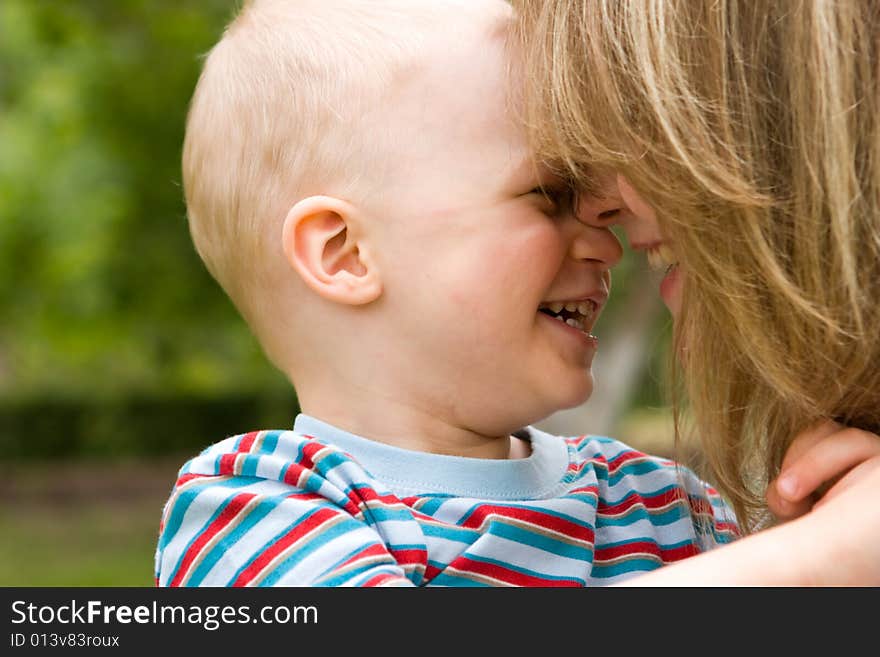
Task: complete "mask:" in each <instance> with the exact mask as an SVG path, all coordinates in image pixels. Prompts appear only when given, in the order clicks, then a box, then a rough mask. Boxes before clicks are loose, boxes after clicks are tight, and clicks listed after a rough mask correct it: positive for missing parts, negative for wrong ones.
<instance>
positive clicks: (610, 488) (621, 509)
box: [155, 415, 738, 586]
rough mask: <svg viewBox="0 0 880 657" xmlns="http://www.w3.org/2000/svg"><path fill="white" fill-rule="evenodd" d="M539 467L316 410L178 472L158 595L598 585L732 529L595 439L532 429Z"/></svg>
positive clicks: (660, 462)
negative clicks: (215, 589) (167, 589)
mask: <svg viewBox="0 0 880 657" xmlns="http://www.w3.org/2000/svg"><path fill="white" fill-rule="evenodd" d="M526 432H527V433H526V435H527V437H528V439H529V440H530V441H531V447H532V453H531V455H530V456H529V457H528V458H522V459H510V460H503V459H502V460H493V459H475V458H465V457H453V456H445V455H437V454H428V453H423V452H415V451H410V450H404V449H400V448H397V447H392V446H389V445H385V444H382V443H377V442H375V441H370V440H367V439H364V438H360V437H358V436H355V435H353V434H350V433H346V432H344V431H341V430H339V429H337V428H335V427H332V426H331V425H328V424H326V423H323V422H321V421H319V420H316V419H315V418H311V417H308V416H305V415H300V416H298V417H297V421H296V424H295V425H294V430H293V431H259V432H252V433H248V434H243V435H239V436H233V437H231V438H228V439H226V440H223V441H222V442H219V443H217V444H215V445H212V446H211V447H209V448H207V449H206V450H204V451H203V452H202V453H201V454H200V455H199V456H198V457H196V458H194V459H192V460H190V461H189V462H187V463H186V464H185V465H184V466H183V468H182V469H181V471H180V474H179V478H178V480H177V482H176V484H175V486H174V489H173V491H172V494H171V497H170V498H169V500H168V502H167V503H166V505H165V510H164V513H163V516H162V523H161V528H160V536H159V543H158V547H157V550H156V562H155V566H156V583H157V585H159V586H388V585H391V586H591V585H597V584H600V585H601V584H609V583H613V582H617V581H621V580H623V579H625V578H627V577H631V576H633V575H636V574H638V573H641V572H645V571H650V570H653V569H655V568H658V567H660V566H662V565H664V564H667V563H671V562H674V561H678V560H680V559H684V558H686V557H689V556H691V555H694V554H697V553H699V552H701V551H703V550H706V549H709V548H711V547H713V546H715V545H717V544H719V543H726V542H729V541H731V540H732V539H733V538H735V537H736V536H737V535H738V534H737V528H736V524H735V522H734V519H733V514H732V513H731V511H730V510H729V508H728V507H727V505H726V504H725V503H724V502H723V501H722V499H721V497H720V496H719V495H718V493H717V492H716V491H715V490H714V489H712V488H711V487H710V486H708V485H707V484H706V483H704V482H702V481H701V480H699V479H698V478H697V476H696V475H695V474H694V473H693V472H691V471H690V470H688V469H686V468H684V467H682V466H679V465H677V464H675V463H673V462H672V461H668V460H665V459H660V458H657V457H652V456H648V455H646V454H643V453H641V452H638V451H636V450H633V449H632V448H630V447H628V446H626V445H625V444H623V443H621V442H618V441H616V440H611V439H609V438H604V437H599V436H580V437H576V438H561V437H557V436H552V435H550V434H547V433H544V432H542V431H539V430H537V429H535V428H533V427H529V428H527V429H526Z"/></svg>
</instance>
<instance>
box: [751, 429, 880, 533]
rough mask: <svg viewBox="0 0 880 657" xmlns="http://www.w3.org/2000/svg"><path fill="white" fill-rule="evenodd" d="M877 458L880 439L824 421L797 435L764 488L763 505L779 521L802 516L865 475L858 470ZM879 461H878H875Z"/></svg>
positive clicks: (868, 433) (879, 450)
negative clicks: (765, 505)
mask: <svg viewBox="0 0 880 657" xmlns="http://www.w3.org/2000/svg"><path fill="white" fill-rule="evenodd" d="M874 457H880V436H878V435H877V434H874V433H870V432H869V431H863V430H861V429H853V428H851V427H845V426H843V425H841V424H838V423H837V422H832V421H830V420H829V421H825V422H822V423H821V424H819V425H817V426H814V427H811V428H810V429H807V430H806V431H804V432H802V433H801V434H799V435H798V436H797V437H796V438H795V439H794V441H793V442H792V444H791V446H790V447H789V449H788V452H786V454H785V458H784V460H783V462H782V472H781V473H780V475H779V476H778V477H777V478H776V479H775V480H774V481H772V482H770V485H769V486H768V487H767V506H768V507H769V509H770V511H771V513H773V515H774V516H775V517H776V519H777V520H779V521H787V520H792V519H794V518H797V517H799V516H802V515H804V514H805V513H807V512H808V511H810V509H812V508H813V507H814V506H818V505H820V504H822V503H823V502H826V501H828V500H829V499H832V498H833V497H834V496H835V495H838V494H840V493H841V492H842V491H843V490H845V489H846V488H848V487H850V486H852V485H853V484H855V483H857V481H858V479H859V478H861V477H864V476H866V473H867V472H868V471H869V469H870V467H869V466H867V464H866V467H858V466H860V465H861V464H865V463H866V462H867V461H871V460H872V459H874ZM876 461H877V462H880V458H878V459H876Z"/></svg>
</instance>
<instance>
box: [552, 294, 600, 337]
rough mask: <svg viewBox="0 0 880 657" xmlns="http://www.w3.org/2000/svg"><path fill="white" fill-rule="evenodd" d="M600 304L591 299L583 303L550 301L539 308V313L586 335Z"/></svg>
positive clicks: (582, 301)
mask: <svg viewBox="0 0 880 657" xmlns="http://www.w3.org/2000/svg"><path fill="white" fill-rule="evenodd" d="M597 308H598V304H597V303H596V302H595V301H592V300H591V299H584V300H581V301H549V302H545V303H542V304H541V305H540V306H538V311H539V312H542V313H544V314H545V315H548V316H550V317H553V318H554V319H558V320H559V321H560V322H563V323H565V324H568V325H569V326H571V327H572V328H576V329H578V330H579V331H583V332H584V333H589V328H591V327H592V323H593V318H594V317H595V315H596V310H597Z"/></svg>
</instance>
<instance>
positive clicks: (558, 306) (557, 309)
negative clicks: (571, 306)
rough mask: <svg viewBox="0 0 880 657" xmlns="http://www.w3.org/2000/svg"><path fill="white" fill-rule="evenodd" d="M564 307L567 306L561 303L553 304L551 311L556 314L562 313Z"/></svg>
mask: <svg viewBox="0 0 880 657" xmlns="http://www.w3.org/2000/svg"><path fill="white" fill-rule="evenodd" d="M564 307H565V304H563V303H559V302H556V303H551V304H550V310H552V311H553V312H554V313H560V312H562V309H563V308H564Z"/></svg>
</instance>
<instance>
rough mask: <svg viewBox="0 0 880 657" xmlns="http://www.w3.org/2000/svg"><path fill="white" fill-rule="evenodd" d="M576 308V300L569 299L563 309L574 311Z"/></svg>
mask: <svg viewBox="0 0 880 657" xmlns="http://www.w3.org/2000/svg"><path fill="white" fill-rule="evenodd" d="M577 308H578V304H577V301H569V302H568V303H567V304H565V309H566V310H568V311H569V312H574V311H575V310H577Z"/></svg>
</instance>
